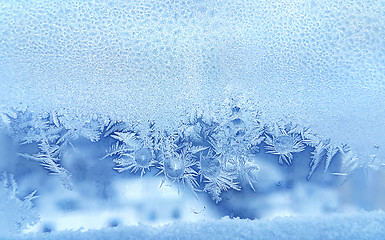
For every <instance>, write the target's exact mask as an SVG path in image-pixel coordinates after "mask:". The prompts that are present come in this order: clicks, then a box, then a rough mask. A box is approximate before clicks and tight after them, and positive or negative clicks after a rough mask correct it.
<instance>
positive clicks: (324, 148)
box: [2, 98, 383, 203]
mask: <svg viewBox="0 0 385 240" xmlns="http://www.w3.org/2000/svg"><path fill="white" fill-rule="evenodd" d="M252 106H253V105H252V103H250V102H249V101H247V100H245V99H243V98H238V99H237V98H229V99H227V100H226V101H224V102H223V103H222V105H221V106H220V107H219V108H218V109H216V110H215V109H214V110H210V108H206V109H205V110H200V111H199V110H198V111H196V112H195V113H193V114H187V115H186V116H185V119H184V120H183V121H181V122H180V123H179V124H178V125H177V126H174V129H161V128H159V127H158V126H157V125H156V123H155V122H140V121H131V122H127V121H116V120H107V121H106V120H101V119H98V117H92V119H90V120H88V121H85V122H84V121H80V120H71V122H72V125H67V124H65V121H63V117H62V116H58V114H56V113H53V112H51V113H46V114H40V115H38V114H34V113H33V112H31V111H28V110H25V111H16V110H10V111H8V112H6V113H4V114H2V119H3V121H2V124H3V125H4V126H5V127H6V128H7V129H8V131H9V134H11V135H12V136H13V138H14V140H15V141H16V142H17V143H19V144H36V146H38V148H39V152H38V153H19V156H20V157H24V158H26V159H30V160H33V161H36V162H38V163H39V164H41V165H42V166H43V167H44V168H45V169H47V170H48V171H49V173H50V174H52V175H55V176H57V177H59V178H60V179H61V181H62V183H63V185H64V186H65V187H66V188H68V189H71V188H72V181H71V174H70V173H69V172H68V171H67V170H66V169H65V168H64V167H63V166H62V165H61V158H62V156H63V153H65V151H67V150H68V149H69V148H75V147H74V145H73V144H72V142H73V141H75V140H76V139H78V138H80V137H81V138H85V139H88V140H89V141H91V142H98V141H101V140H103V141H104V140H108V141H109V142H112V145H111V146H110V147H109V148H108V149H107V150H106V151H105V155H104V156H101V157H100V160H103V161H110V160H112V161H113V162H114V163H115V167H114V169H115V170H116V171H117V172H118V173H124V172H127V173H129V174H134V175H136V174H138V175H139V176H141V177H143V176H144V175H145V174H146V173H148V172H149V171H151V170H154V171H157V173H156V174H153V175H155V176H157V177H160V178H161V183H160V186H163V185H164V184H171V185H173V186H176V187H177V188H178V189H180V188H181V187H183V188H187V189H189V190H191V191H193V192H205V193H207V194H209V195H210V196H211V198H212V199H213V200H214V201H215V202H217V203H218V202H220V201H221V200H222V198H221V194H222V193H223V192H226V191H230V190H234V191H241V190H242V188H245V187H249V188H250V189H252V190H253V191H257V190H258V181H263V179H259V171H260V166H258V161H256V160H255V156H256V154H258V153H259V152H260V151H264V152H265V153H267V154H272V155H275V156H277V160H278V163H279V164H280V165H284V164H285V165H288V166H290V165H291V164H292V163H293V162H294V161H296V158H295V156H296V154H299V153H300V152H302V151H304V150H305V149H306V148H310V149H311V156H310V159H309V173H308V177H307V179H308V180H310V179H311V177H312V176H313V174H314V173H315V172H316V171H317V169H318V168H319V166H320V165H321V164H323V171H324V172H327V171H329V166H330V165H331V163H332V161H333V159H335V158H337V156H338V159H339V162H338V163H337V164H338V167H337V168H335V167H334V168H333V172H332V173H333V174H335V175H342V176H348V175H349V174H350V173H352V172H354V171H355V169H357V168H358V167H362V166H370V167H372V168H380V167H382V166H383V163H382V162H381V161H380V160H379V159H377V157H376V155H373V156H371V157H372V158H371V159H372V161H370V163H369V162H367V161H366V162H365V161H362V160H360V159H359V158H358V157H357V155H356V154H355V153H354V152H353V151H352V150H351V149H350V148H349V147H348V146H347V145H344V144H335V143H334V142H332V140H331V139H323V138H321V137H320V136H318V135H317V134H316V133H314V132H313V131H312V130H311V129H310V128H308V127H305V126H301V125H299V124H294V123H292V122H291V121H289V120H286V121H284V120H282V121H280V122H276V123H265V122H263V121H262V118H261V112H259V111H257V110H255V108H254V107H252ZM4 119H5V120H4ZM277 167H279V165H278V166H277ZM336 169H339V170H337V171H336Z"/></svg>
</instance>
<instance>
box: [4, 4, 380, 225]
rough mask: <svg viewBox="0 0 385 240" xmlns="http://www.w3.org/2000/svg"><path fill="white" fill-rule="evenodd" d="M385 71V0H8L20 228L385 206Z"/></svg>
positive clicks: (8, 81) (11, 147)
mask: <svg viewBox="0 0 385 240" xmlns="http://www.w3.org/2000/svg"><path fill="white" fill-rule="evenodd" d="M384 79H385V4H384V2H383V1H381V0H375V1H363V0H362V1H361V0H359V1H354V3H350V2H348V1H334V0H333V1H332V0H325V1H317V0H295V1H284V0H272V1H268V2H266V1H255V0H198V1H188V0H172V1H164V0H152V1H150V0H138V1H118V0H106V1H96V0H95V1H93V0H84V1H76V0H61V1H57V0H32V1H13V0H2V1H0V143H1V144H0V145H1V146H0V172H4V174H5V175H4V176H6V177H5V178H4V180H2V181H6V179H9V176H11V175H12V174H13V175H14V176H15V180H14V181H15V182H19V183H20V184H19V188H20V191H21V193H20V194H16V193H13V192H12V191H11V190H9V187H8V188H7V187H5V188H4V189H5V190H4V191H3V190H2V191H3V192H4V193H1V194H2V199H5V200H6V201H9V204H13V205H12V206H15V207H16V208H18V209H19V210H17V211H16V213H19V212H21V211H23V209H27V210H25V211H26V212H27V211H28V212H30V213H31V214H29V215H28V216H29V218H26V219H24V220H23V221H19V220H14V221H12V224H13V223H14V222H16V225H12V226H13V227H14V229H15V231H16V232H17V231H21V229H25V228H28V226H27V225H28V224H30V225H32V224H33V223H35V222H37V219H39V217H38V215H39V214H40V215H41V219H42V222H41V223H40V226H39V228H40V230H41V229H43V231H46V232H50V231H54V230H55V228H57V229H59V230H62V229H65V227H63V228H60V227H58V226H60V224H59V223H57V222H56V223H55V224H53V223H52V222H54V221H56V220H57V219H58V218H56V220H55V218H54V217H52V215H53V214H52V213H57V212H59V214H62V215H58V216H61V219H66V217H68V219H67V220H63V221H67V223H68V222H71V221H72V222H73V219H72V218H70V217H69V216H70V215H72V216H77V217H79V216H81V215H82V214H84V212H88V213H89V214H87V216H88V218H87V219H84V220H83V221H82V223H81V224H80V223H79V225H78V226H83V227H85V228H86V229H88V228H92V227H91V225H92V226H94V227H95V226H98V227H105V226H106V225H109V226H111V227H114V226H118V225H120V224H122V223H124V224H134V223H137V222H138V221H141V220H143V219H144V220H143V221H144V222H146V221H147V222H150V223H153V224H157V223H159V222H162V221H163V222H164V221H165V222H167V221H174V220H175V219H183V220H185V219H195V220H202V219H207V218H218V217H221V216H225V215H227V216H230V217H241V218H250V219H256V218H270V217H273V216H284V215H293V214H299V215H301V214H305V213H308V212H313V213H315V212H335V211H343V210H347V209H349V208H350V207H351V208H354V209H356V208H364V209H366V210H373V209H383V208H384V206H383V204H382V203H381V199H383V196H382V195H381V194H380V193H379V192H381V191H382V190H383V186H382V185H381V184H379V183H380V182H381V180H383V178H384V175H383V170H382V168H383V166H384V165H385V151H384V148H385V80H384ZM10 174H11V175H10ZM47 174H49V175H52V176H50V177H47V176H46V175H47ZM13 175H12V176H13ZM12 178H13V177H12ZM8 181H9V180H8ZM143 186H148V189H146V188H143ZM159 186H160V188H159ZM362 188H363V189H365V191H366V192H365V193H366V194H363V195H361V196H359V195H360V194H357V193H356V191H357V190H358V189H362ZM35 190H37V195H39V193H40V198H37V199H36V198H35V195H29V194H30V193H31V192H34V191H35ZM9 191H11V193H8V192H9ZM35 193H36V192H35ZM134 193H137V194H134ZM21 196H30V198H28V199H26V200H24V201H23V199H22V197H21ZM49 196H55V197H49ZM182 196H183V197H182ZM256 196H258V197H259V198H258V200H255V199H254V198H255V197H256ZM10 199H11V200H10ZM143 199H147V200H148V199H158V202H161V203H162V204H163V205H162V206H163V208H164V209H166V210H165V211H164V212H162V211H161V208H153V204H154V202H153V201H151V200H148V201H144V200H143ZM192 199H193V200H192ZM242 199H248V200H242ZM252 199H254V200H252ZM5 200H4V201H5ZM88 201H89V202H90V203H89V204H87V202H88ZM104 201H106V202H108V204H109V205H108V206H109V207H106V209H109V211H106V212H103V214H104V218H103V219H110V220H108V221H110V222H109V223H108V224H104V223H101V222H99V223H95V222H96V221H95V222H92V219H95V218H94V217H93V216H92V214H94V212H92V211H93V210H92V209H97V208H98V207H99V206H102V205H105V204H106V202H104ZM91 203H92V204H91ZM93 204H94V205H93ZM27 205H28V206H27ZM33 205H36V206H35V207H36V208H37V209H39V211H37V212H39V214H37V213H36V212H35V208H34V207H33ZM43 205H47V206H51V207H52V209H48V208H43V207H42V206H43ZM192 205H193V206H192ZM191 206H192V207H191ZM1 207H2V206H1ZM5 209H6V207H5ZM42 209H43V210H42ZM53 209H56V210H53ZM119 209H124V211H120V212H119ZM138 209H141V211H139V210H138ZM186 209H189V210H186ZM127 212H130V214H128V215H130V216H133V217H132V218H124V217H123V216H122V215H123V214H122V213H127ZM165 212H167V213H168V215H167V214H165ZM2 213H3V212H2ZM3 214H4V216H6V215H7V214H8V215H9V213H8V212H7V211H4V213H3ZM50 214H51V215H50ZM126 215H127V214H126ZM166 215H167V216H166ZM50 217H51V218H50ZM79 218H80V217H79ZM15 219H16V218H15ZM122 219H124V220H122ZM138 219H139V220H138ZM165 219H166V220H165ZM170 219H171V220H170ZM103 221H104V220H103ZM106 221H107V220H106ZM108 221H107V222H108ZM85 222H88V223H89V225H87V224H84V223H85ZM51 223H52V224H51ZM44 224H45V225H44ZM50 224H51V225H50ZM61 224H64V223H61ZM98 224H99V225H98ZM103 224H104V225H103ZM15 226H16V227H15ZM61 226H64V225H61Z"/></svg>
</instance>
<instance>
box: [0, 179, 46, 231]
mask: <svg viewBox="0 0 385 240" xmlns="http://www.w3.org/2000/svg"><path fill="white" fill-rule="evenodd" d="M0 184H1V186H0V232H1V233H2V236H4V235H6V234H14V233H19V232H20V231H21V230H24V229H26V228H28V227H29V226H32V225H34V224H36V223H37V222H38V221H39V218H40V217H39V215H38V213H37V211H36V210H35V209H34V208H33V206H32V200H33V199H35V198H36V197H37V196H36V195H35V194H36V191H33V192H32V193H30V194H29V195H28V196H26V197H24V199H20V198H19V197H17V195H18V192H17V184H16V181H15V178H14V177H13V175H11V174H6V173H4V174H3V176H2V178H1V180H0Z"/></svg>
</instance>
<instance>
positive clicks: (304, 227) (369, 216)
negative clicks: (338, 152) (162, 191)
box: [4, 212, 385, 240]
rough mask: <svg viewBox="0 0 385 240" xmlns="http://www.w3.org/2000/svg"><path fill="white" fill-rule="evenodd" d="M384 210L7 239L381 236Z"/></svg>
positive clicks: (378, 237)
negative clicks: (327, 215)
mask: <svg viewBox="0 0 385 240" xmlns="http://www.w3.org/2000/svg"><path fill="white" fill-rule="evenodd" d="M384 223H385V213H384V212H360V213H355V214H351V215H332V216H329V217H326V216H323V217H282V218H276V219H273V220H254V221H251V220H241V219H228V218H225V219H222V220H218V221H207V222H200V223H181V222H179V223H174V224H170V225H165V226H161V227H156V228H153V227H149V226H145V225H139V226H129V227H116V228H110V229H102V230H92V231H91V230H90V231H87V232H81V231H73V232H57V233H45V234H34V235H32V234H30V235H24V236H13V237H9V238H4V239H47V240H48V239H62V240H64V239H156V240H161V239H231V240H234V239H258V240H262V239H285V240H286V239H322V240H327V239H349V240H354V239H382V238H383V236H384V234H385V226H384Z"/></svg>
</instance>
